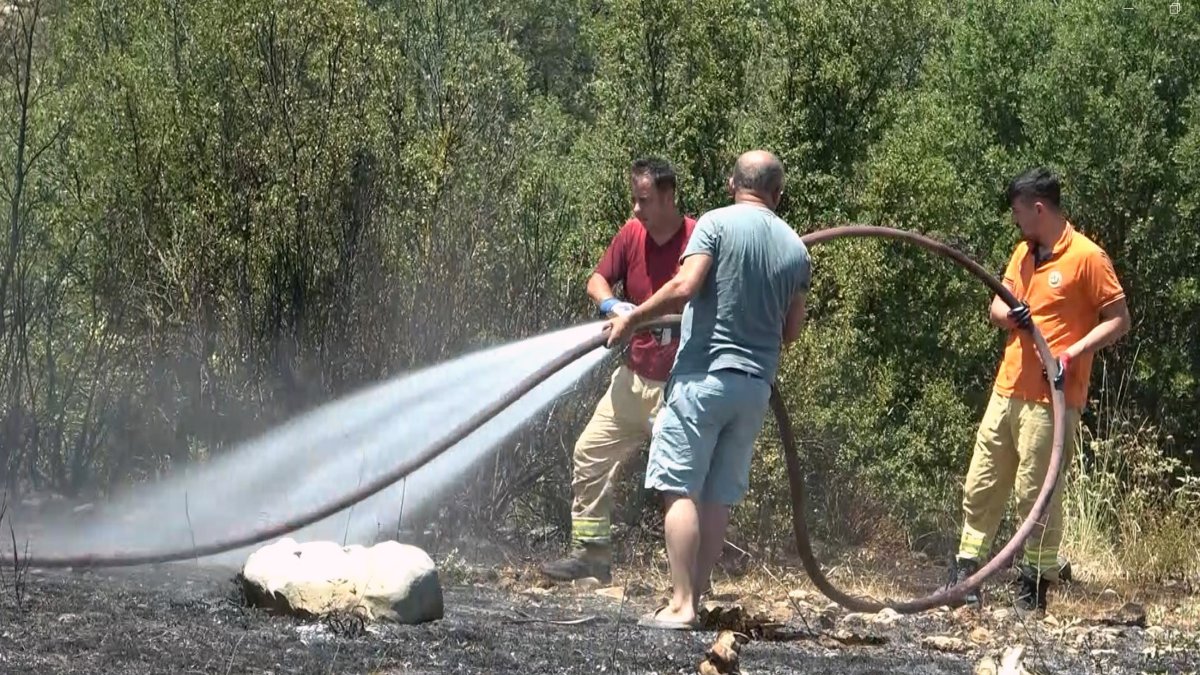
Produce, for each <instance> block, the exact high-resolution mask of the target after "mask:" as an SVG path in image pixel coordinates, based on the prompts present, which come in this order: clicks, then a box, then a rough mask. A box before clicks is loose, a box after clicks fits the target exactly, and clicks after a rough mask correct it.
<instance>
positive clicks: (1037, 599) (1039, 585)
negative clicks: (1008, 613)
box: [1015, 565, 1050, 612]
mask: <svg viewBox="0 0 1200 675" xmlns="http://www.w3.org/2000/svg"><path fill="white" fill-rule="evenodd" d="M1049 588H1050V582H1049V581H1047V580H1046V578H1045V577H1043V576H1042V574H1041V572H1039V571H1037V570H1036V569H1034V568H1033V567H1031V566H1029V565H1021V566H1020V568H1018V572H1017V598H1016V601H1015V603H1016V606H1017V611H1020V612H1034V611H1041V612H1044V611H1046V591H1047V590H1048V589H1049Z"/></svg>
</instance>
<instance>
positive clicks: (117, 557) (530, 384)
mask: <svg viewBox="0 0 1200 675" xmlns="http://www.w3.org/2000/svg"><path fill="white" fill-rule="evenodd" d="M854 237H858V238H862V237H876V238H885V239H892V240H898V241H904V242H907V243H911V244H915V245H917V246H919V247H921V248H924V249H926V250H929V251H932V252H934V253H937V254H939V255H941V256H943V257H946V258H948V259H950V260H952V261H953V262H955V263H957V264H958V265H959V266H961V267H963V268H965V269H966V270H967V271H968V272H970V273H972V274H973V275H975V276H976V277H978V278H979V279H980V281H982V282H983V283H984V284H985V285H986V286H987V287H988V288H989V289H991V290H992V291H993V292H994V293H995V294H996V295H998V296H999V297H1000V298H1001V299H1002V300H1003V301H1004V302H1005V303H1007V304H1008V305H1009V306H1010V307H1015V306H1016V305H1017V303H1018V301H1017V299H1016V298H1015V297H1014V296H1013V294H1012V293H1011V292H1010V291H1009V290H1008V289H1007V288H1005V287H1004V286H1003V285H1002V284H1001V283H1000V282H999V281H997V280H996V279H995V278H993V277H992V276H991V275H990V274H988V272H987V271H986V270H985V269H983V268H982V267H981V266H979V265H978V264H977V263H976V262H974V261H973V260H971V259H970V258H968V257H967V256H965V255H964V254H962V253H961V252H959V251H957V250H955V249H953V248H951V247H949V246H947V245H945V244H943V243H941V242H938V241H936V240H933V239H930V238H928V237H925V236H924V235H920V234H917V233H915V232H909V231H906V230H899V229H894V228H888V227H878V226H869V225H849V226H844V227H835V228H829V229H825V230H819V231H816V232H812V233H810V234H808V235H805V236H804V237H803V238H802V239H803V241H804V242H805V244H806V245H808V246H810V247H811V246H813V245H816V244H819V243H823V242H826V241H832V240H835V239H842V238H854ZM680 319H681V317H680V316H679V315H677V314H676V315H670V316H665V317H661V318H658V319H654V320H652V321H648V322H645V323H643V324H640V325H639V326H638V327H637V330H638V331H645V330H651V329H654V328H661V327H668V326H677V325H679V322H680ZM1032 338H1033V340H1034V344H1035V345H1036V347H1037V350H1038V353H1039V355H1040V357H1041V360H1042V363H1043V365H1044V366H1045V369H1046V373H1047V377H1048V379H1052V378H1053V376H1054V373H1055V372H1056V371H1055V368H1056V365H1055V360H1054V357H1053V356H1052V355H1051V353H1050V348H1049V346H1048V345H1047V344H1046V341H1045V339H1044V338H1043V337H1042V335H1041V333H1040V332H1039V331H1038V330H1037V328H1036V327H1034V328H1033V330H1032ZM607 340H608V334H607V332H602V333H600V334H598V335H597V336H595V337H592V338H589V339H587V340H585V341H583V342H582V343H580V344H579V345H577V346H575V347H573V348H571V349H569V350H567V351H566V352H564V353H563V354H561V355H559V356H558V357H556V358H555V359H554V360H552V361H550V362H548V363H547V364H546V365H544V366H542V367H541V368H539V369H538V370H537V371H535V372H533V373H531V374H530V375H528V376H527V377H525V378H524V379H522V380H521V381H520V382H518V383H517V385H516V386H514V387H513V388H512V389H510V390H508V391H507V392H505V394H504V395H503V396H501V397H499V398H498V399H497V400H496V401H494V402H493V403H492V404H490V405H488V406H487V407H485V408H484V409H482V410H480V411H479V412H477V413H476V414H475V415H473V416H471V417H470V418H469V419H467V420H465V421H464V422H462V423H461V424H459V425H458V426H457V427H455V428H454V429H453V430H451V431H450V433H448V434H447V435H446V436H444V437H443V438H441V439H440V440H439V441H438V442H436V443H434V444H433V445H431V446H429V447H428V448H426V449H425V450H423V451H422V452H420V453H417V454H416V455H414V456H413V457H410V458H407V459H405V460H404V461H402V462H400V463H399V464H398V465H397V466H395V467H394V468H392V469H391V470H390V471H388V472H387V473H385V474H383V475H381V476H379V477H378V478H376V479H374V480H373V481H371V482H369V483H367V484H364V485H362V486H361V487H359V488H358V489H356V490H354V491H352V492H350V493H348V494H346V495H344V496H343V497H341V498H340V499H337V500H333V501H330V502H328V503H326V504H324V505H322V506H320V507H318V508H315V509H312V510H310V511H308V512H306V513H303V514H300V515H297V516H294V517H292V518H289V519H287V520H284V521H282V522H279V523H275V524H273V525H269V526H264V527H261V528H258V529H255V530H252V531H249V532H245V533H242V534H234V535H230V536H227V537H225V538H222V539H218V540H216V541H212V542H209V543H205V544H198V545H195V546H192V547H188V548H182V547H181V548H179V549H176V550H168V551H124V552H116V553H90V554H83V555H71V556H38V555H29V556H20V555H17V554H16V553H15V552H14V555H15V556H16V558H19V559H20V562H21V564H22V565H25V566H29V567H37V568H87V567H130V566H136V565H145V564H154V563H165V562H175V561H180V560H191V559H196V558H202V557H205V556H210V555H215V554H217V553H223V552H225V551H230V550H234V549H238V548H242V547H246V546H252V545H254V544H260V543H262V542H264V541H267V540H268V539H274V538H277V537H281V536H283V535H286V534H288V533H290V532H294V531H295V530H298V529H300V528H302V527H306V526H308V525H311V524H313V523H316V522H318V521H320V520H322V519H324V518H327V517H329V516H331V515H334V514H336V513H338V512H339V511H342V510H343V509H346V508H349V507H350V506H353V505H354V504H357V503H358V502H360V501H362V500H364V499H366V498H368V497H370V496H372V495H374V494H376V493H378V492H380V491H382V490H384V489H386V488H387V487H389V486H391V485H393V484H394V483H396V482H398V481H400V480H401V479H402V478H405V477H406V476H408V475H409V474H411V473H413V472H414V471H416V470H418V469H420V468H421V467H423V466H425V465H426V464H428V463H429V462H430V461H432V460H434V459H435V458H437V457H438V456H439V455H441V454H442V453H444V452H446V451H447V450H449V449H450V448H452V447H454V446H455V445H456V444H457V443H459V442H460V441H462V440H463V439H465V438H466V437H467V436H469V435H470V434H472V433H473V432H474V431H475V430H476V429H478V428H480V427H481V426H483V425H484V424H485V423H487V422H488V421H489V420H491V419H492V418H493V417H495V416H496V415H498V414H500V413H501V412H502V411H503V410H504V409H505V408H507V407H508V406H510V405H512V404H513V403H514V402H516V401H517V400H519V399H520V398H521V397H523V396H524V395H525V394H527V393H529V392H530V391H531V390H533V389H534V388H535V387H537V386H538V385H539V384H540V383H541V382H543V381H544V380H546V379H547V378H549V377H551V376H552V375H554V374H555V373H557V372H558V371H560V370H562V369H563V368H565V367H566V366H567V365H569V364H570V363H572V362H574V361H576V360H577V359H579V358H581V357H583V356H584V355H585V354H587V353H589V352H591V351H593V350H595V349H598V348H601V347H603V346H604V345H605V344H606V343H607ZM1050 391H1051V401H1050V403H1051V407H1052V410H1053V419H1054V439H1053V445H1052V448H1051V454H1050V467H1049V469H1048V470H1047V471H1046V477H1045V480H1044V481H1043V482H1042V487H1041V491H1040V492H1039V493H1038V497H1037V499H1036V501H1035V502H1034V504H1033V508H1032V509H1030V512H1029V515H1028V516H1027V517H1026V518H1025V520H1024V522H1022V523H1021V525H1020V527H1018V528H1017V531H1016V533H1015V534H1014V535H1013V537H1012V538H1011V539H1010V540H1009V541H1008V543H1007V544H1006V545H1005V546H1004V548H1002V549H1001V550H1000V552H999V553H997V554H996V555H995V556H993V557H992V558H991V559H990V560H989V561H988V562H987V563H985V564H984V565H982V566H981V567H980V568H979V570H978V571H976V572H975V573H974V574H972V575H971V576H970V577H968V578H967V579H964V580H963V581H962V582H960V583H958V584H955V585H953V586H950V587H948V588H943V589H941V590H939V591H937V592H935V593H933V594H931V595H928V596H924V597H920V598H916V599H912V600H907V601H896V602H879V601H875V600H870V599H867V598H861V597H856V596H852V595H849V594H847V593H846V592H844V591H842V590H840V589H839V588H837V587H836V586H834V585H833V583H832V582H831V581H830V580H829V578H828V577H827V576H826V575H825V572H824V571H823V570H822V569H821V565H820V563H819V562H817V559H816V555H815V554H814V552H813V548H812V542H811V540H810V537H809V533H808V525H807V522H806V520H805V513H806V512H807V505H806V496H805V489H804V478H803V474H802V471H801V468H800V459H799V456H798V454H797V450H796V437H795V434H794V432H793V430H792V425H791V418H790V417H789V415H788V412H787V406H786V405H785V404H784V401H783V398H782V395H781V394H780V392H779V389H778V387H776V386H775V385H774V384H773V385H772V387H771V409H772V412H773V413H774V415H775V420H776V423H777V426H778V428H779V435H780V441H781V443H782V447H783V453H784V459H785V464H786V467H787V476H788V486H789V489H790V491H791V497H792V526H793V530H794V532H795V536H796V546H797V549H798V552H799V555H800V561H801V564H802V566H803V567H804V571H805V572H806V573H807V574H808V575H809V577H810V578H811V579H812V581H813V584H814V585H815V586H816V587H817V588H818V590H820V591H821V592H822V593H824V594H825V595H826V596H827V597H829V598H830V599H831V600H833V601H834V602H836V603H838V604H840V605H842V606H844V607H846V608H848V609H850V610H853V611H858V612H878V611H879V610H881V609H884V608H887V607H890V608H891V609H893V610H895V611H896V612H899V613H915V612H920V611H924V610H928V609H932V608H935V607H940V606H945V605H957V604H961V603H962V599H963V598H964V597H965V596H966V595H967V594H968V593H970V592H972V591H974V590H976V589H978V588H979V587H980V586H982V585H983V583H984V582H985V581H986V580H987V579H988V578H989V577H991V576H992V575H994V574H996V573H997V572H998V571H1000V570H1001V569H1002V568H1004V567H1005V566H1007V565H1008V564H1009V563H1010V562H1011V561H1012V559H1013V558H1014V556H1015V555H1016V554H1017V552H1018V551H1019V549H1020V548H1021V546H1022V545H1023V544H1024V542H1025V540H1026V539H1027V538H1028V537H1029V535H1030V534H1031V533H1032V532H1033V530H1034V528H1036V527H1038V526H1039V525H1040V524H1041V523H1042V519H1043V517H1044V515H1045V512H1046V508H1047V507H1048V506H1049V504H1050V499H1051V498H1052V496H1053V493H1054V489H1055V486H1056V484H1057V482H1058V476H1059V474H1060V473H1061V471H1062V464H1063V446H1064V441H1065V434H1066V427H1065V424H1064V414H1065V408H1064V406H1065V401H1064V398H1063V392H1062V391H1061V390H1059V389H1057V388H1056V387H1054V386H1051V387H1050Z"/></svg>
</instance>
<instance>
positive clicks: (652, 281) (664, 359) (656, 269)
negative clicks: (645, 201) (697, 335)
mask: <svg viewBox="0 0 1200 675" xmlns="http://www.w3.org/2000/svg"><path fill="white" fill-rule="evenodd" d="M695 227H696V221H695V219H693V218H689V217H687V216H684V218H683V227H681V228H679V230H678V231H677V232H676V233H675V235H674V236H672V237H671V239H670V240H668V241H667V242H666V243H665V244H663V245H661V246H659V245H658V243H656V242H655V241H654V238H653V237H651V236H650V235H649V234H648V233H647V232H646V228H645V226H644V225H642V222H641V221H640V220H638V219H637V218H630V219H629V220H627V221H626V222H625V225H624V226H622V227H621V231H620V232H617V236H615V237H613V240H612V243H610V244H609V245H608V250H607V251H605V252H604V257H603V258H601V259H600V264H598V265H596V274H599V275H600V276H602V277H604V278H605V280H607V281H608V283H609V284H610V285H612V284H615V283H617V282H618V281H624V282H625V299H626V300H628V301H629V302H632V303H633V304H635V305H640V304H642V303H643V302H645V301H647V300H649V299H650V296H652V295H654V293H655V291H657V290H658V289H660V288H662V286H663V284H665V283H667V281H669V280H670V279H671V277H673V276H675V273H676V272H678V271H679V257H680V256H682V255H683V251H684V249H685V248H687V243H688V238H689V237H691V236H692V230H693V229H694V228H695ZM667 335H669V339H668V338H667ZM678 347H679V330H678V329H674V330H671V331H669V332H667V333H664V332H663V331H655V332H653V333H651V332H643V333H638V334H637V335H635V336H634V337H633V339H632V340H630V342H629V367H630V369H632V370H633V372H635V373H637V374H638V375H641V376H642V377H645V378H647V379H651V380H658V381H660V382H662V381H665V380H666V379H667V377H669V376H670V375H671V366H672V365H673V364H674V363H675V350H676V349H677V348H678Z"/></svg>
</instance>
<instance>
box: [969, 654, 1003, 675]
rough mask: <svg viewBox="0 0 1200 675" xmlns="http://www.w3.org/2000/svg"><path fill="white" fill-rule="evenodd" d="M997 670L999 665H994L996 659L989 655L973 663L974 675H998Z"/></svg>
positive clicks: (998, 670)
mask: <svg viewBox="0 0 1200 675" xmlns="http://www.w3.org/2000/svg"><path fill="white" fill-rule="evenodd" d="M999 672H1000V667H999V666H997V665H996V659H993V658H992V657H990V656H985V657H983V658H982V659H981V660H980V661H979V663H977V664H975V675H999Z"/></svg>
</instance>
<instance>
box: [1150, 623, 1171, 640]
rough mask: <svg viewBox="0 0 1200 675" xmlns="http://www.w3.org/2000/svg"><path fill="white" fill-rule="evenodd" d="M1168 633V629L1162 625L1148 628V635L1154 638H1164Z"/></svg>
mask: <svg viewBox="0 0 1200 675" xmlns="http://www.w3.org/2000/svg"><path fill="white" fill-rule="evenodd" d="M1166 635H1167V629H1166V628H1163V627H1162V626H1150V627H1149V628H1147V629H1146V637H1148V638H1151V639H1153V640H1159V639H1162V638H1163V637H1166Z"/></svg>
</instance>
